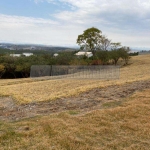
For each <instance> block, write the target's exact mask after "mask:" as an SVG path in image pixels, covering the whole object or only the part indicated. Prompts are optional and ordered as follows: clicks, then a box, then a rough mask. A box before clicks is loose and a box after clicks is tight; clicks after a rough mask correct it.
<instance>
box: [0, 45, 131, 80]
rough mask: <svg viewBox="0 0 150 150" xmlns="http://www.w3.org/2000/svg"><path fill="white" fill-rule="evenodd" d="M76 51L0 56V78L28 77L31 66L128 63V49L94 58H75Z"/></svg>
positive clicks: (97, 53)
mask: <svg viewBox="0 0 150 150" xmlns="http://www.w3.org/2000/svg"><path fill="white" fill-rule="evenodd" d="M76 52H77V51H68V52H64V51H63V52H59V53H58V54H59V55H58V56H57V57H54V56H53V54H38V55H37V54H36V55H35V54H34V55H32V56H29V57H25V56H20V57H12V56H10V55H9V54H3V55H1V56H0V78H24V77H29V76H30V67H31V66H32V65H109V64H115V65H116V64H117V62H118V60H119V59H121V60H123V61H122V62H123V65H125V64H127V63H128V61H129V58H130V57H129V55H128V49H126V48H121V49H116V50H112V51H96V55H95V57H90V58H87V57H86V56H81V57H77V56H76V55H75V53H76Z"/></svg>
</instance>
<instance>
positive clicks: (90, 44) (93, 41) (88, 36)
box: [77, 27, 102, 56]
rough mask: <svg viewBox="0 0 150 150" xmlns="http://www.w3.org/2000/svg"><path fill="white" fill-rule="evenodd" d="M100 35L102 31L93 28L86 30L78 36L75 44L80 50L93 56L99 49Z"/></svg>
mask: <svg viewBox="0 0 150 150" xmlns="http://www.w3.org/2000/svg"><path fill="white" fill-rule="evenodd" d="M101 33H102V31H101V30H99V29H97V28H95V27H92V28H88V29H87V30H85V31H84V32H83V34H81V35H78V38H77V44H79V45H80V47H81V48H82V49H85V50H90V51H91V52H92V53H93V56H95V54H96V50H97V49H99V48H100V44H101V37H102V35H101Z"/></svg>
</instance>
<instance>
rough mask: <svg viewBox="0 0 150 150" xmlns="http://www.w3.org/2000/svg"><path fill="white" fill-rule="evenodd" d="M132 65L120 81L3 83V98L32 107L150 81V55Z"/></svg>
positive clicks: (135, 59)
mask: <svg viewBox="0 0 150 150" xmlns="http://www.w3.org/2000/svg"><path fill="white" fill-rule="evenodd" d="M130 63H131V64H130V65H129V66H126V67H122V68H121V69H120V79H119V80H96V79H93V80H88V79H86V80H80V79H78V80H74V79H70V80H69V79H55V80H42V81H41V80H34V79H16V80H0V95H1V96H12V97H13V98H14V99H15V100H16V102H18V103H29V102H36V101H47V100H54V99H57V98H61V97H68V96H72V95H78V94H79V93H82V92H85V91H87V90H90V89H93V88H97V87H98V88H101V87H107V86H109V85H121V84H124V83H130V82H134V81H140V80H148V79H150V55H142V56H136V57H133V58H132V59H131V61H130Z"/></svg>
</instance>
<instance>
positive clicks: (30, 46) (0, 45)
mask: <svg viewBox="0 0 150 150" xmlns="http://www.w3.org/2000/svg"><path fill="white" fill-rule="evenodd" d="M0 48H5V49H9V50H46V51H47V50H50V51H62V50H77V49H79V46H74V47H67V46H66V47H64V46H52V45H42V44H13V43H0ZM130 49H131V51H133V52H139V51H150V48H147V47H130Z"/></svg>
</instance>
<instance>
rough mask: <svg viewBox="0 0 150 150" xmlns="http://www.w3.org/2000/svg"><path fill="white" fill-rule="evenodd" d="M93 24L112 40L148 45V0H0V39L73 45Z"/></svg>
mask: <svg viewBox="0 0 150 150" xmlns="http://www.w3.org/2000/svg"><path fill="white" fill-rule="evenodd" d="M93 26H94V27H96V28H98V29H100V30H101V31H102V34H103V35H106V36H107V37H108V38H109V39H111V40H112V42H121V43H122V45H123V46H130V47H137V48H138V47H143V48H150V0H132V1H131V0H121V1H118V0H1V1H0V42H12V43H33V44H47V45H57V46H76V39H77V36H78V35H79V34H82V33H83V31H84V30H86V29H87V28H90V27H93Z"/></svg>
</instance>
